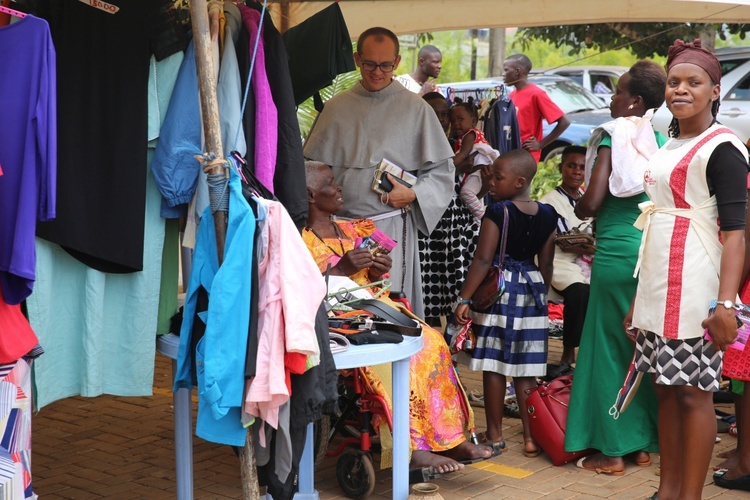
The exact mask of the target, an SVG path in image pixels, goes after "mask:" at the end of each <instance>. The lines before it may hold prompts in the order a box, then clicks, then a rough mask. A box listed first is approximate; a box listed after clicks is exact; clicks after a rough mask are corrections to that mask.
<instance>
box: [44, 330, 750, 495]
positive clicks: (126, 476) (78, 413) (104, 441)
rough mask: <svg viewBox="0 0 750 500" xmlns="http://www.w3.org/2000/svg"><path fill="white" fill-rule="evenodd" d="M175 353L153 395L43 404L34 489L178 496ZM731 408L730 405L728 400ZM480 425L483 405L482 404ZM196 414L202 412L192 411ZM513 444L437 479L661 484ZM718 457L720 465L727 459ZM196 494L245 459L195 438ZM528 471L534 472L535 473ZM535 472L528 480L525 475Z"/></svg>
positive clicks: (525, 485)
mask: <svg viewBox="0 0 750 500" xmlns="http://www.w3.org/2000/svg"><path fill="white" fill-rule="evenodd" d="M550 344H551V348H550V359H551V360H554V359H555V357H556V356H557V358H559V355H560V345H559V341H555V340H552V341H551V342H550ZM461 376H462V379H463V380H464V382H465V384H466V385H467V388H468V389H480V388H481V380H480V378H478V377H477V376H476V374H473V373H471V372H469V371H468V370H463V371H462V375H461ZM170 377H171V369H170V364H169V360H167V359H166V358H164V357H162V356H157V359H156V372H155V376H154V395H153V396H151V397H139V398H123V397H112V396H101V397H98V398H79V397H75V398H68V399H65V400H62V401H58V402H56V403H53V404H51V405H49V406H47V407H45V408H43V409H42V410H41V412H40V413H38V414H37V415H35V416H34V419H33V434H32V436H33V456H32V470H33V480H34V486H35V488H34V489H35V491H36V493H37V494H38V495H40V496H41V498H42V499H43V500H47V499H61V498H65V499H68V498H74V499H94V498H121V499H138V498H143V499H161V498H174V497H175V472H174V455H173V451H174V440H173V426H172V418H173V408H172V395H171V392H170V389H169V388H170V385H171V384H170ZM722 409H724V410H725V411H726V410H729V411H731V409H730V408H728V407H723V408H722ZM475 410H476V417H477V424H478V425H479V426H480V430H481V427H482V424H483V423H484V412H483V410H482V409H481V408H476V409H475ZM193 414H195V412H194V413H193ZM504 433H505V438H506V440H507V441H508V451H507V452H506V453H504V454H503V455H502V456H500V457H497V458H494V459H492V460H490V461H487V462H483V463H482V464H479V465H480V466H482V467H485V469H479V468H477V467H474V466H472V467H468V468H467V469H466V471H465V472H463V473H454V474H452V475H449V476H446V477H444V478H440V479H437V480H435V481H434V482H435V483H436V484H438V485H439V486H440V493H441V494H442V495H443V497H444V498H446V499H447V500H454V499H456V500H458V499H466V498H474V499H501V498H514V499H515V498H545V499H550V500H552V499H564V498H612V499H637V498H646V497H647V496H648V495H651V494H652V493H653V492H654V491H655V489H656V487H657V485H658V477H657V476H656V475H655V474H654V470H655V468H656V465H658V457H653V459H654V465H652V466H650V467H644V468H639V467H635V466H628V468H627V471H626V474H625V475H624V476H620V477H610V476H605V475H596V474H595V473H592V472H588V471H583V470H580V469H576V467H575V466H574V465H572V464H568V465H566V466H563V467H554V466H552V464H551V462H550V461H549V459H548V458H546V456H545V455H544V454H542V455H540V456H539V457H536V458H533V459H528V458H525V457H524V456H523V454H522V453H521V451H522V439H521V426H520V421H519V420H517V419H510V418H509V419H506V420H505V431H504ZM721 437H722V442H721V443H719V444H717V446H716V451H717V452H719V451H723V450H725V449H728V448H730V447H733V446H734V445H735V443H736V440H735V439H734V438H732V437H730V436H729V435H728V434H722V435H721ZM718 461H719V460H718V459H714V460H713V463H718ZM194 462H195V497H196V498H199V499H226V498H240V497H241V492H242V489H241V484H240V473H239V463H238V460H237V459H236V457H235V455H234V453H233V452H232V451H231V450H230V449H229V448H227V447H222V446H216V445H213V444H210V443H206V442H205V441H203V440H201V439H198V438H194ZM527 474H528V475H527ZM523 475H527V477H523V478H519V477H518V476H523ZM316 487H317V488H318V490H319V491H320V496H321V498H322V499H325V500H328V499H335V498H341V494H342V493H341V490H340V489H339V487H338V484H337V482H336V479H335V459H333V458H330V459H327V460H326V461H325V462H324V463H323V465H322V467H321V468H320V470H318V471H317V472H316ZM390 488H391V486H390V471H389V470H388V471H382V472H378V474H377V485H376V488H375V494H374V495H373V496H371V498H390V491H391V490H390ZM703 495H704V498H717V497H720V498H722V499H732V498H737V499H739V498H745V499H747V498H750V494H743V493H741V492H740V493H737V492H730V491H727V490H723V489H721V488H718V487H717V486H715V485H713V483H712V481H711V474H710V473H707V474H706V487H705V489H704V491H703Z"/></svg>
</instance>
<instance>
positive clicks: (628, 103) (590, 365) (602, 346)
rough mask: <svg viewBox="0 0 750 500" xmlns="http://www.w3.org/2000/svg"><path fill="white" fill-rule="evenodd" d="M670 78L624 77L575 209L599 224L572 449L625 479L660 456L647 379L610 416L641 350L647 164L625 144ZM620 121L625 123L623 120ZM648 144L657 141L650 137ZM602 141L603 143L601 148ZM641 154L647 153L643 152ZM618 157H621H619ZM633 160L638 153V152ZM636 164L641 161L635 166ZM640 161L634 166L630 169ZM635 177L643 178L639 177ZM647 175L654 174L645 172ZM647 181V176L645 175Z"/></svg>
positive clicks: (576, 382) (585, 463)
mask: <svg viewBox="0 0 750 500" xmlns="http://www.w3.org/2000/svg"><path fill="white" fill-rule="evenodd" d="M665 86H666V74H665V72H664V70H663V69H662V68H661V67H660V66H659V65H657V64H656V63H653V62H650V61H639V62H637V63H636V64H635V65H633V67H632V68H630V70H629V71H628V72H627V73H625V74H624V75H622V77H620V80H619V82H618V84H617V89H616V91H615V94H614V95H613V96H612V103H611V105H610V112H611V115H612V118H615V119H616V120H614V121H613V122H608V123H607V124H605V125H603V126H602V128H603V129H604V131H600V130H599V129H597V131H595V132H594V135H593V136H592V140H591V141H589V151H588V153H587V165H588V164H590V163H591V162H592V160H593V159H594V158H595V161H594V165H593V168H592V169H591V178H590V180H588V181H587V185H588V188H587V189H586V193H585V194H584V195H583V196H582V197H581V199H580V200H579V202H578V203H577V205H576V208H575V213H576V215H577V216H578V217H579V218H584V217H592V216H596V243H597V250H596V255H595V257H594V262H593V265H592V269H591V298H590V301H589V305H588V309H587V311H586V320H585V323H584V327H583V333H582V336H581V345H580V348H579V352H578V362H577V364H576V368H575V375H574V377H573V391H572V394H571V398H570V407H569V412H568V422H567V429H566V436H565V449H566V450H567V451H579V450H585V449H594V450H597V451H598V453H596V454H594V455H591V456H588V457H585V458H583V459H581V460H579V461H578V464H577V465H578V467H581V468H583V469H588V470H593V471H596V472H598V473H603V474H612V475H622V474H624V473H625V459H629V460H632V461H633V462H635V463H636V465H641V466H647V465H650V464H651V458H650V455H649V452H656V451H658V439H657V425H656V424H657V410H656V397H655V395H654V389H653V386H652V384H651V380H646V378H644V380H643V382H642V383H641V386H640V388H639V389H638V391H637V393H636V395H635V398H634V399H633V401H632V402H631V403H630V405H629V406H628V408H627V411H625V412H623V413H622V414H621V415H620V416H619V418H618V419H614V418H613V417H612V416H610V414H609V410H610V408H611V407H612V405H613V403H614V402H615V399H616V396H617V393H618V391H619V390H620V388H621V386H622V384H623V381H624V380H625V375H626V373H627V371H628V368H629V366H630V362H631V360H632V358H633V352H634V349H635V347H634V344H633V343H631V342H630V341H629V340H628V338H627V337H626V336H625V335H624V334H623V326H622V321H623V320H624V318H625V316H626V314H627V312H628V309H629V308H630V302H631V300H632V298H633V296H634V294H635V288H636V279H634V278H633V271H634V269H635V265H636V261H637V259H638V248H639V246H640V242H641V232H640V231H639V230H638V229H636V228H635V227H633V223H634V222H635V220H636V218H638V215H639V214H640V210H639V208H638V204H639V203H640V202H642V201H646V200H647V199H648V198H647V197H646V195H645V194H644V193H643V178H644V175H643V174H644V172H643V170H642V169H641V170H640V173H637V172H639V170H638V166H641V168H642V165H645V161H646V159H645V158H642V157H638V155H635V154H631V155H628V154H623V153H622V152H621V151H622V149H621V148H618V147H615V148H613V147H612V144H613V140H614V141H615V146H619V143H620V141H622V140H623V138H624V139H628V138H632V137H636V136H638V137H639V138H640V139H639V140H641V141H643V136H644V134H640V135H638V133H637V131H638V130H642V129H640V128H639V127H638V124H640V126H641V127H643V126H648V127H650V123H647V122H643V121H642V120H648V117H650V114H649V115H648V116H647V117H645V118H639V117H643V116H644V115H646V113H647V111H648V110H651V109H653V108H657V107H659V106H661V104H662V103H663V102H664V88H665ZM618 118H619V120H617V119H618ZM654 138H655V139H656V140H655V141H654V142H652V143H650V144H646V149H647V148H648V147H650V148H651V149H652V150H653V151H655V150H656V149H657V148H658V147H661V145H662V144H664V142H666V138H665V137H664V136H662V135H661V134H659V133H658V132H657V133H655V135H654ZM646 139H647V142H648V141H650V139H651V136H650V134H646ZM599 140H600V141H599ZM638 150H641V147H639V148H638ZM613 151H615V154H613ZM631 152H632V150H631ZM633 159H635V160H633ZM630 160H633V161H640V163H639V164H637V165H636V164H635V163H633V164H630V163H629V161H630ZM634 172H636V173H635V174H634ZM646 174H647V172H646ZM646 177H647V175H646Z"/></svg>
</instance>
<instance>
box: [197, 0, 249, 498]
mask: <svg viewBox="0 0 750 500" xmlns="http://www.w3.org/2000/svg"><path fill="white" fill-rule="evenodd" d="M190 18H191V22H192V26H193V41H194V42H195V62H196V66H197V71H198V87H199V89H200V99H201V112H202V117H203V132H204V135H205V137H206V152H208V153H214V155H215V156H216V160H214V161H213V162H209V163H208V164H207V165H205V166H204V167H206V168H207V169H208V170H207V173H209V174H220V173H222V170H221V164H222V162H223V161H224V151H223V148H222V144H221V126H220V122H219V104H218V101H217V99H216V81H215V78H214V70H213V62H212V60H211V40H210V33H209V26H208V5H207V3H206V0H191V1H190ZM214 228H215V229H216V249H217V253H218V257H219V264H221V262H222V260H223V256H224V242H225V240H226V234H227V212H222V211H217V212H215V213H214ZM243 349H244V347H243ZM238 376H241V374H238ZM240 466H241V476H242V492H243V498H244V499H245V500H256V499H258V498H260V489H259V487H258V475H257V470H256V467H255V452H254V447H253V434H252V431H250V430H248V432H247V437H246V439H245V447H244V448H243V449H241V450H240Z"/></svg>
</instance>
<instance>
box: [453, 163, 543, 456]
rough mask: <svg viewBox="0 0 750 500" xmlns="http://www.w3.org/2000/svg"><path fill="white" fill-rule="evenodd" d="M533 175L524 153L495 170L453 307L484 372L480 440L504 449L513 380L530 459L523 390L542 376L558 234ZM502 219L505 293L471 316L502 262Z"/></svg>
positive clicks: (534, 448) (534, 451)
mask: <svg viewBox="0 0 750 500" xmlns="http://www.w3.org/2000/svg"><path fill="white" fill-rule="evenodd" d="M535 174H536V162H535V161H534V159H533V157H532V156H531V155H530V154H529V153H528V152H527V151H525V150H522V149H519V150H513V151H509V152H508V153H505V154H503V155H501V156H500V157H499V158H498V159H497V160H496V161H495V163H494V164H493V174H492V179H491V180H490V194H491V195H492V197H493V199H494V200H501V201H499V202H497V203H492V204H491V205H490V206H489V207H487V211H486V213H485V216H484V218H483V219H482V226H481V228H480V230H479V243H478V248H477V253H476V256H475V257H474V261H473V262H472V264H471V267H470V268H469V273H468V275H467V278H466V282H465V283H464V286H463V288H462V289H461V294H460V297H459V301H460V302H459V304H458V306H457V307H456V322H457V323H459V324H465V323H466V322H467V321H468V320H469V319H470V318H471V320H472V323H473V329H474V333H475V334H476V338H477V340H476V347H475V349H474V351H473V352H472V357H471V361H470V362H469V368H470V369H472V370H481V371H482V372H483V378H482V381H483V386H484V395H485V410H486V415H487V432H486V433H485V435H484V438H485V440H486V441H487V442H491V443H498V442H502V441H503V435H502V429H503V401H504V399H505V383H506V377H507V376H511V377H513V381H514V383H515V386H516V394H517V395H518V404H519V408H520V411H521V421H522V422H523V429H524V430H523V434H524V455H526V456H527V457H534V456H536V455H538V454H539V446H538V445H537V444H536V442H535V441H534V439H533V438H532V437H531V433H530V430H529V425H528V414H527V412H526V392H525V390H526V389H530V388H531V387H533V386H535V385H536V380H535V377H541V376H544V375H545V374H546V372H547V335H548V330H547V328H548V318H547V290H548V288H549V284H550V280H551V278H552V261H553V258H554V254H555V245H554V239H555V236H556V229H557V212H556V211H555V209H554V208H552V206H550V205H547V204H546V203H538V202H535V201H533V200H532V199H531V198H530V196H529V188H530V185H531V181H532V179H533V178H534V175H535ZM505 208H507V212H506V210H505ZM506 214H507V217H508V225H507V238H506V252H505V259H504V262H503V276H504V278H505V293H503V295H502V296H501V297H500V300H498V301H497V302H496V303H495V304H494V305H492V306H490V307H489V309H486V310H476V309H475V308H474V307H471V308H470V305H471V296H472V295H473V294H474V292H475V291H476V289H477V288H478V287H479V285H480V283H481V282H482V280H483V279H484V277H485V276H486V275H487V272H488V271H489V269H490V266H492V265H493V264H497V263H498V262H499V255H498V252H499V251H500V248H501V246H502V245H501V237H502V229H501V228H502V227H503V221H504V218H505V216H506ZM535 258H536V259H538V262H539V266H538V267H537V265H536V264H535ZM501 446H502V445H501Z"/></svg>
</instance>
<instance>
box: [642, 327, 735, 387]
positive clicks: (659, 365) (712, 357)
mask: <svg viewBox="0 0 750 500" xmlns="http://www.w3.org/2000/svg"><path fill="white" fill-rule="evenodd" d="M723 357H724V353H722V352H721V351H717V350H716V349H714V344H713V342H711V341H710V340H705V339H703V338H702V337H696V338H692V339H667V338H664V337H661V336H659V335H656V334H655V333H654V332H649V331H645V330H638V337H637V338H636V343H635V368H636V370H638V371H640V372H646V373H655V374H656V379H655V380H656V383H657V384H662V385H687V386H691V387H697V388H699V389H701V390H704V391H711V392H714V391H718V390H719V381H720V379H721V361H722V359H723Z"/></svg>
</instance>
